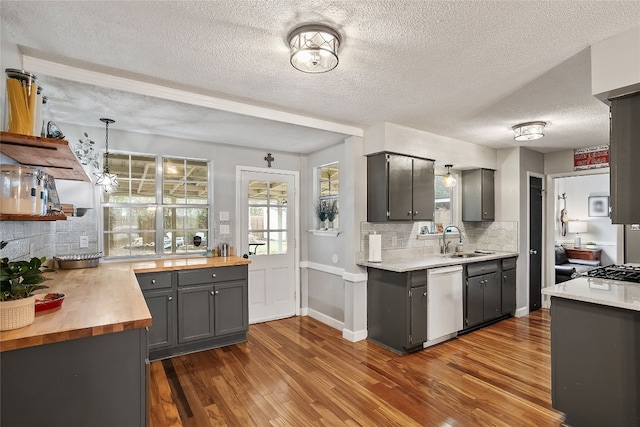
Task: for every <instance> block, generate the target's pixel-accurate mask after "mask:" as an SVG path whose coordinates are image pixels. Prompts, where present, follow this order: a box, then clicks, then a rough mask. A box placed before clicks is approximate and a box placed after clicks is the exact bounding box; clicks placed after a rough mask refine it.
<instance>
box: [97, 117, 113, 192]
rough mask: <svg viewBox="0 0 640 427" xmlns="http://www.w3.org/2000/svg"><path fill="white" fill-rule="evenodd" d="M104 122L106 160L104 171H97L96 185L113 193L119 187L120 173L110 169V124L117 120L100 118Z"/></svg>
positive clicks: (103, 164)
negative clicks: (112, 171) (117, 173)
mask: <svg viewBox="0 0 640 427" xmlns="http://www.w3.org/2000/svg"><path fill="white" fill-rule="evenodd" d="M100 121H101V122H102V123H104V124H105V126H106V136H105V144H104V147H105V153H104V161H103V163H102V173H96V174H95V176H96V178H98V179H97V180H96V185H100V186H102V188H103V189H104V192H105V193H112V192H113V191H115V189H116V188H118V175H116V174H115V173H111V172H110V171H109V125H110V124H113V123H115V122H116V121H115V120H111V119H100Z"/></svg>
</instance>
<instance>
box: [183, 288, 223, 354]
mask: <svg viewBox="0 0 640 427" xmlns="http://www.w3.org/2000/svg"><path fill="white" fill-rule="evenodd" d="M213 294H214V291H213V285H202V286H192V287H184V288H180V289H178V343H179V344H184V343H188V342H191V341H198V340H201V339H206V338H212V337H213V336H215V332H214V319H213Z"/></svg>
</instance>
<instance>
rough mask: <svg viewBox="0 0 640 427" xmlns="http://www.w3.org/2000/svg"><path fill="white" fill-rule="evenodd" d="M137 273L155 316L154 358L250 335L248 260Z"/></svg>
mask: <svg viewBox="0 0 640 427" xmlns="http://www.w3.org/2000/svg"><path fill="white" fill-rule="evenodd" d="M136 276H137V278H138V283H139V284H140V288H141V289H142V290H143V294H144V297H145V300H146V302H147V306H148V307H149V311H150V312H151V317H152V322H153V323H152V326H151V327H150V328H149V351H150V353H149V356H150V359H152V360H153V359H161V358H165V357H171V356H173V355H176V354H180V353H185V352H191V351H198V350H204V349H208V348H214V347H220V346H223V345H229V344H235V343H238V342H243V341H246V336H247V331H248V329H249V303H248V296H247V292H248V286H247V284H248V268H247V266H246V265H239V266H225V267H211V268H198V269H192V270H180V271H173V272H171V271H169V272H160V273H143V274H137V275H136Z"/></svg>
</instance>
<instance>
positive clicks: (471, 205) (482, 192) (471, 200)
mask: <svg viewBox="0 0 640 427" xmlns="http://www.w3.org/2000/svg"><path fill="white" fill-rule="evenodd" d="M494 219H495V184H494V171H493V170H491V169H472V170H465V171H462V220H463V221H493V220H494Z"/></svg>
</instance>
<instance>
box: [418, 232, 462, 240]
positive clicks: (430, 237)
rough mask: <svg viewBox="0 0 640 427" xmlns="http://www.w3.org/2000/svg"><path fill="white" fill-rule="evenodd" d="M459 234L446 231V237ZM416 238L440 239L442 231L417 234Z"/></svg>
mask: <svg viewBox="0 0 640 427" xmlns="http://www.w3.org/2000/svg"><path fill="white" fill-rule="evenodd" d="M458 236H459V234H458V233H457V232H456V233H447V234H446V237H447V238H449V237H451V238H454V237H458ZM417 239H418V240H436V239H442V233H436V234H434V233H431V234H418V235H417Z"/></svg>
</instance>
